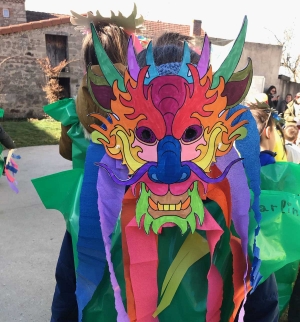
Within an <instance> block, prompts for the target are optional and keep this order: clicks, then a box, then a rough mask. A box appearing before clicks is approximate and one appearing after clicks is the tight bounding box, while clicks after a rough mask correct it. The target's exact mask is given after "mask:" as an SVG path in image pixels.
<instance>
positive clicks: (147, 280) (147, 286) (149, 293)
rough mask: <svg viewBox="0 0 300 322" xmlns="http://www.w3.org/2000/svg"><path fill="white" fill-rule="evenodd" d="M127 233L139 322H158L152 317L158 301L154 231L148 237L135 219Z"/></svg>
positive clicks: (126, 229) (128, 227)
mask: <svg viewBox="0 0 300 322" xmlns="http://www.w3.org/2000/svg"><path fill="white" fill-rule="evenodd" d="M125 233H126V239H127V245H128V252H129V257H130V268H129V269H130V278H131V283H132V290H133V294H134V301H135V307H136V318H137V322H155V321H156V322H158V318H154V317H152V314H153V312H154V311H155V310H156V307H157V299H158V287H157V268H158V254H157V242H156V235H155V234H154V233H153V232H152V231H150V233H149V235H147V234H146V233H145V231H144V230H143V229H139V228H138V226H137V223H136V219H135V217H134V218H133V219H132V220H131V221H130V223H129V224H128V225H127V226H126V228H125ZM145 246H146V247H145Z"/></svg>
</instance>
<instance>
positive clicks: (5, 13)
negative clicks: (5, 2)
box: [2, 9, 9, 18]
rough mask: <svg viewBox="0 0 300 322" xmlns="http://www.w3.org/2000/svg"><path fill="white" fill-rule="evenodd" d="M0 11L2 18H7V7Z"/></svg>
mask: <svg viewBox="0 0 300 322" xmlns="http://www.w3.org/2000/svg"><path fill="white" fill-rule="evenodd" d="M2 13H3V18H9V9H3V10H2Z"/></svg>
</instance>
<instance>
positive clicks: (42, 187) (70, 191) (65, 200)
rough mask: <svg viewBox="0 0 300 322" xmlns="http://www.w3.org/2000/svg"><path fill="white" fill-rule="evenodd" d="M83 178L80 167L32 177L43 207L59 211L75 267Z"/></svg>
mask: <svg viewBox="0 0 300 322" xmlns="http://www.w3.org/2000/svg"><path fill="white" fill-rule="evenodd" d="M82 179H83V170H82V169H73V170H68V171H63V172H60V173H55V174H52V175H49V176H45V177H42V178H37V179H33V180H32V183H33V185H34V187H35V189H36V191H37V193H38V195H39V196H40V198H41V200H42V202H43V204H44V206H45V208H47V209H56V210H58V211H60V212H61V213H62V214H63V216H64V218H65V221H66V224H67V230H68V231H69V233H70V234H71V237H72V243H73V252H74V262H75V267H77V265H78V253H77V241H78V230H79V229H78V227H79V226H78V223H79V199H80V192H81V185H82Z"/></svg>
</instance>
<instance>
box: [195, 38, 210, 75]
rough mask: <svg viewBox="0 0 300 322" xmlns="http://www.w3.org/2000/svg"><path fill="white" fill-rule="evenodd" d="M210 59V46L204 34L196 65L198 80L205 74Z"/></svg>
mask: <svg viewBox="0 0 300 322" xmlns="http://www.w3.org/2000/svg"><path fill="white" fill-rule="evenodd" d="M209 58H210V45H209V40H208V37H207V35H206V34H205V37H204V41H203V46H202V51H201V56H200V59H199V62H198V65H197V69H198V72H199V76H200V79H201V78H202V77H203V76H204V75H205V74H206V73H207V70H208V66H209Z"/></svg>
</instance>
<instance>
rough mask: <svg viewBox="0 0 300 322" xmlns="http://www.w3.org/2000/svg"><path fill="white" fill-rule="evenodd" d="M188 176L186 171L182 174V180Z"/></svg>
mask: <svg viewBox="0 0 300 322" xmlns="http://www.w3.org/2000/svg"><path fill="white" fill-rule="evenodd" d="M186 177H187V174H186V173H185V172H184V173H183V174H182V175H181V178H180V180H184V179H185V178H186Z"/></svg>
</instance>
